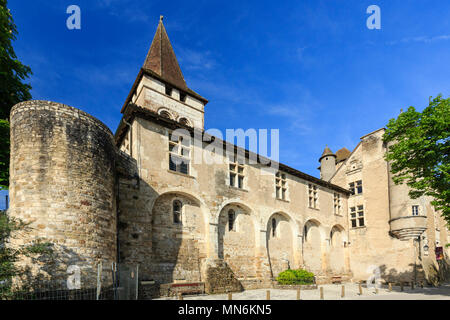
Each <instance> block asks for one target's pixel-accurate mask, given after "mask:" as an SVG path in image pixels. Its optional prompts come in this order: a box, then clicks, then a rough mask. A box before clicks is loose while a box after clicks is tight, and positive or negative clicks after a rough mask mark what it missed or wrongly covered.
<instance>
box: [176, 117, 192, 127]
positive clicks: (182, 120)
mask: <svg viewBox="0 0 450 320" xmlns="http://www.w3.org/2000/svg"><path fill="white" fill-rule="evenodd" d="M178 122H179V123H181V124H182V125H185V126H188V127H192V121H191V120H189V119H188V118H187V117H185V116H180V117H179V118H178Z"/></svg>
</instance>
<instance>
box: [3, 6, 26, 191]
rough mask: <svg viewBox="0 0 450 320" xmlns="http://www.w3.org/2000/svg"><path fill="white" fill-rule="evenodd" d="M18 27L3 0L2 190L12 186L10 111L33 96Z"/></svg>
mask: <svg viewBox="0 0 450 320" xmlns="http://www.w3.org/2000/svg"><path fill="white" fill-rule="evenodd" d="M16 36H17V28H16V26H15V24H14V20H13V18H12V15H11V12H10V11H9V9H8V8H7V0H0V119H1V120H5V121H4V122H2V123H0V126H1V127H0V130H1V135H0V190H1V189H7V188H8V185H9V135H7V136H5V135H4V134H3V133H4V130H5V129H8V130H9V124H8V119H9V113H10V111H11V108H12V107H13V106H14V105H15V104H17V103H19V102H21V101H26V100H30V99H31V94H30V90H31V86H30V85H29V84H26V83H24V82H23V81H24V80H25V79H26V78H28V77H29V76H30V75H31V69H30V67H29V66H26V65H24V64H22V63H21V62H20V61H19V60H18V59H17V56H16V53H15V52H14V49H13V46H12V42H13V41H14V40H16Z"/></svg>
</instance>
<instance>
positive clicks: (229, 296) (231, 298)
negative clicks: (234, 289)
mask: <svg viewBox="0 0 450 320" xmlns="http://www.w3.org/2000/svg"><path fill="white" fill-rule="evenodd" d="M228 300H233V296H232V294H231V292H229V293H228Z"/></svg>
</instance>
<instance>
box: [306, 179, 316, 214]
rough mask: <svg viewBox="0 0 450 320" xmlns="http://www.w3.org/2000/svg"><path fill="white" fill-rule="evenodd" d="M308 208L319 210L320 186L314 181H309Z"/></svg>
mask: <svg viewBox="0 0 450 320" xmlns="http://www.w3.org/2000/svg"><path fill="white" fill-rule="evenodd" d="M307 197H308V208H311V209H317V210H319V187H318V186H317V185H316V184H314V183H308V188H307Z"/></svg>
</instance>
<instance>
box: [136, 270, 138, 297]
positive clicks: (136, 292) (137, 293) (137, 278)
mask: <svg viewBox="0 0 450 320" xmlns="http://www.w3.org/2000/svg"><path fill="white" fill-rule="evenodd" d="M138 299H139V265H138V264H137V265H136V300H138Z"/></svg>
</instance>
